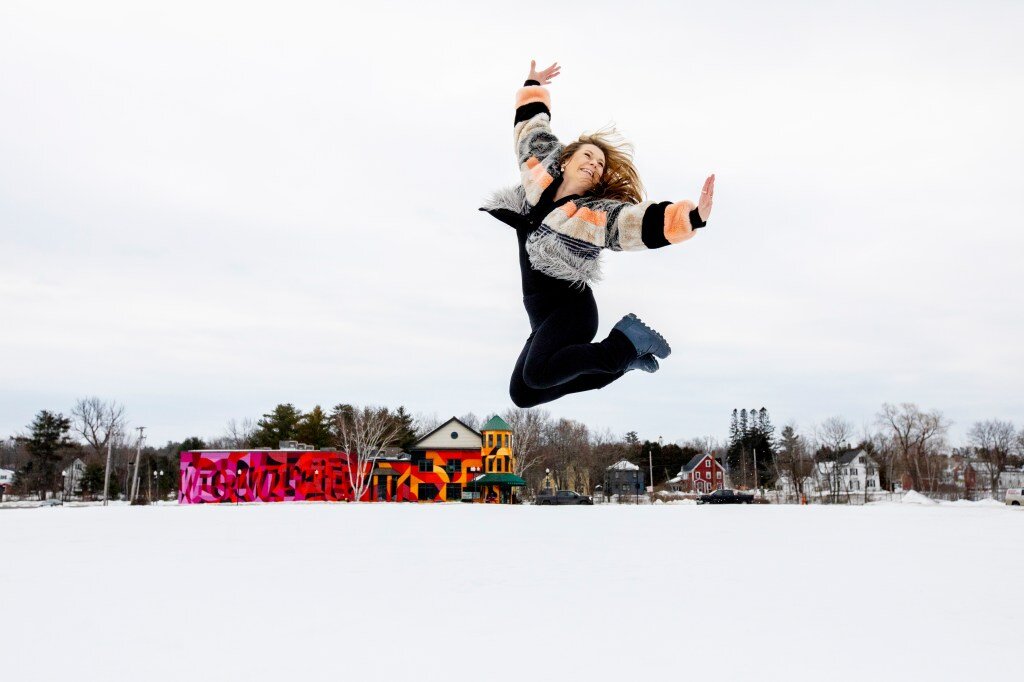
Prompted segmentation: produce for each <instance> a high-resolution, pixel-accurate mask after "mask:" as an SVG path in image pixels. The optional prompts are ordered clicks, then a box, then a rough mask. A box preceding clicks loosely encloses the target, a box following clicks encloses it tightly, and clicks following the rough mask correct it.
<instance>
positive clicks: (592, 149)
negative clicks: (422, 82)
mask: <svg viewBox="0 0 1024 682" xmlns="http://www.w3.org/2000/svg"><path fill="white" fill-rule="evenodd" d="M536 67H537V65H536V62H530V75H529V77H528V78H527V80H526V83H525V85H524V87H523V88H522V89H520V90H519V92H518V94H517V95H516V115H515V136H514V137H515V153H516V159H517V161H518V163H519V170H520V174H521V179H522V181H521V183H520V184H519V185H517V186H515V187H511V188H509V189H506V190H503V191H500V192H497V193H496V194H495V195H494V196H493V197H492V198H491V199H490V200H489V201H488V203H487V205H485V206H484V207H483V208H482V209H481V210H483V211H487V212H488V213H490V214H491V215H493V216H495V217H496V218H498V219H499V220H501V221H502V222H504V223H507V224H508V225H511V226H512V227H513V228H515V230H516V235H517V237H518V240H519V267H520V270H521V271H522V278H523V304H524V306H525V307H526V314H527V316H528V317H529V319H530V329H531V331H530V336H529V338H528V339H527V340H526V344H525V345H524V346H523V350H522V352H521V353H520V354H519V359H518V361H517V362H516V366H515V370H514V371H513V372H512V381H511V383H510V385H509V392H510V394H511V397H512V402H514V403H515V404H516V405H518V406H519V407H533V406H535V405H540V404H542V403H546V402H550V401H552V400H555V399H557V398H560V397H562V396H563V395H566V394H569V393H578V392H580V391H589V390H592V389H597V388H603V387H604V386H607V385H608V384H610V383H611V382H613V381H615V380H616V379H618V378H619V377H621V376H622V375H623V374H624V373H625V372H628V371H630V370H632V369H642V370H644V371H646V372H654V371H657V369H658V358H661V359H665V358H667V357H668V355H669V353H671V352H672V350H671V348H670V347H669V344H668V342H667V341H666V340H665V339H664V337H662V336H661V334H659V333H658V332H656V331H654V330H653V329H651V328H650V327H648V326H647V325H645V324H644V323H643V322H641V321H640V319H639V318H637V317H636V315H633V314H632V313H630V314H629V315H626V316H625V317H623V318H622V319H621V320H619V321H618V322H617V323H616V324H615V327H614V328H613V329H612V331H611V332H610V333H609V334H608V337H607V338H605V339H603V340H602V341H599V342H597V343H592V341H593V339H594V337H595V336H596V335H597V304H596V302H595V301H594V293H593V291H592V290H591V288H590V285H591V284H592V283H594V282H596V281H598V279H600V261H599V256H600V253H601V250H602V249H611V250H613V251H643V250H647V249H657V248H661V247H663V246H668V245H669V244H678V243H680V242H684V241H686V240H687V239H690V238H691V237H693V235H694V230H696V229H697V228H700V227H703V226H704V225H705V224H706V223H707V220H708V217H709V216H710V215H711V204H712V201H713V200H714V193H715V176H714V175H710V176H709V177H708V178H707V180H705V181H704V188H703V189H702V190H701V195H700V200H699V201H698V203H697V205H694V204H693V202H690V201H680V202H676V203H672V202H668V201H665V202H660V203H658V202H653V201H644V200H643V186H642V185H641V183H640V179H639V177H638V175H637V172H636V169H635V168H634V166H633V162H632V155H631V152H630V147H629V146H628V145H626V144H622V143H621V142H619V141H618V140H617V138H616V137H615V136H614V134H613V133H608V132H598V133H595V134H593V135H582V136H580V138H579V139H578V140H576V141H575V142H572V143H571V144H569V145H562V144H561V143H560V142H559V141H558V138H556V137H555V135H554V134H553V133H552V132H551V126H550V122H551V99H550V95H549V94H548V90H547V88H545V87H544V86H545V85H547V84H549V83H550V82H551V80H552V79H553V78H555V77H556V76H558V74H559V73H560V67H559V66H558V64H557V63H555V64H552V65H551V66H549V67H548V68H546V69H544V70H542V71H537V68H536Z"/></svg>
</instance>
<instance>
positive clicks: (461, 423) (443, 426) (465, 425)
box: [416, 417, 482, 447]
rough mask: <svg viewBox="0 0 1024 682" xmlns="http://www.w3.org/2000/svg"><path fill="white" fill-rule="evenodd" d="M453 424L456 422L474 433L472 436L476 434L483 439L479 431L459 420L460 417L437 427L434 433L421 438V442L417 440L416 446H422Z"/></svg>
mask: <svg viewBox="0 0 1024 682" xmlns="http://www.w3.org/2000/svg"><path fill="white" fill-rule="evenodd" d="M452 422H456V423H458V424H459V425H460V426H462V427H463V428H465V429H467V430H468V431H469V432H470V433H472V434H474V435H476V436H478V437H481V438H482V436H480V432H479V431H477V430H476V429H474V428H473V427H472V426H470V425H469V424H467V423H466V422H464V421H462V420H461V419H459V418H458V417H452V418H451V419H449V420H448V421H446V422H445V423H444V424H441V425H440V426H438V427H437V428H436V429H434V430H433V431H431V432H430V433H428V434H427V435H425V436H423V437H421V438H420V439H419V440H417V441H416V446H419V444H420V443H422V442H423V441H425V440H427V439H428V438H430V437H431V436H433V435H434V434H435V433H437V432H438V431H440V430H441V429H446V428H448V425H449V424H451V423H452ZM477 447H479V446H477Z"/></svg>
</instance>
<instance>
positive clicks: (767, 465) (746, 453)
mask: <svg viewBox="0 0 1024 682" xmlns="http://www.w3.org/2000/svg"><path fill="white" fill-rule="evenodd" d="M755 454H756V459H757V473H756V475H755V474H754V459H755ZM725 461H726V464H727V469H728V471H729V475H730V477H731V478H732V479H733V481H734V482H735V484H737V485H744V486H764V485H767V484H768V483H769V482H770V481H771V479H772V472H773V471H774V466H773V463H774V461H775V427H774V426H772V422H771V418H770V417H769V416H768V410H767V409H766V408H764V407H762V408H761V409H760V410H756V409H752V410H750V411H749V412H748V411H747V409H746V408H744V409H742V410H740V411H739V416H738V417H737V414H736V410H733V418H732V423H731V424H730V427H729V450H728V451H727V452H726V456H725Z"/></svg>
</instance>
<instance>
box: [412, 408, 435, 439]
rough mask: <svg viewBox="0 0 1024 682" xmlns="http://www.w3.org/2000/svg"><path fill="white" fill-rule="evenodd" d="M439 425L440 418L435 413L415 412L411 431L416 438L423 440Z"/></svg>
mask: <svg viewBox="0 0 1024 682" xmlns="http://www.w3.org/2000/svg"><path fill="white" fill-rule="evenodd" d="M440 425H441V418H440V417H438V416H437V412H431V413H430V414H426V413H424V412H417V413H416V416H415V418H414V419H413V427H412V430H413V431H415V432H416V437H417V438H423V437H424V436H426V435H427V434H428V433H430V432H431V431H433V430H434V429H436V428H437V427H439V426H440Z"/></svg>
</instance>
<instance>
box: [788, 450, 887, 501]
mask: <svg viewBox="0 0 1024 682" xmlns="http://www.w3.org/2000/svg"><path fill="white" fill-rule="evenodd" d="M775 488H776V489H777V490H778V491H779V492H780V493H782V494H783V495H785V496H787V497H793V496H803V497H815V496H821V495H831V496H833V497H839V496H842V497H848V496H849V495H851V494H856V495H864V494H865V493H867V494H869V495H870V494H871V493H875V492H880V491H881V489H882V485H881V481H880V479H879V475H878V464H877V462H875V460H873V459H871V457H870V456H869V455H868V453H867V451H865V450H849V451H847V452H844V453H843V454H841V455H840V456H839V458H838V459H836V460H835V461H832V462H818V464H817V465H816V466H814V467H813V468H812V469H811V473H810V475H809V476H808V477H806V478H804V479H803V480H802V481H801V484H800V489H799V490H797V489H796V486H795V485H794V484H793V482H792V481H790V480H789V477H788V476H786V475H785V474H783V475H781V476H779V478H778V481H777V482H776V484H775Z"/></svg>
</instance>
